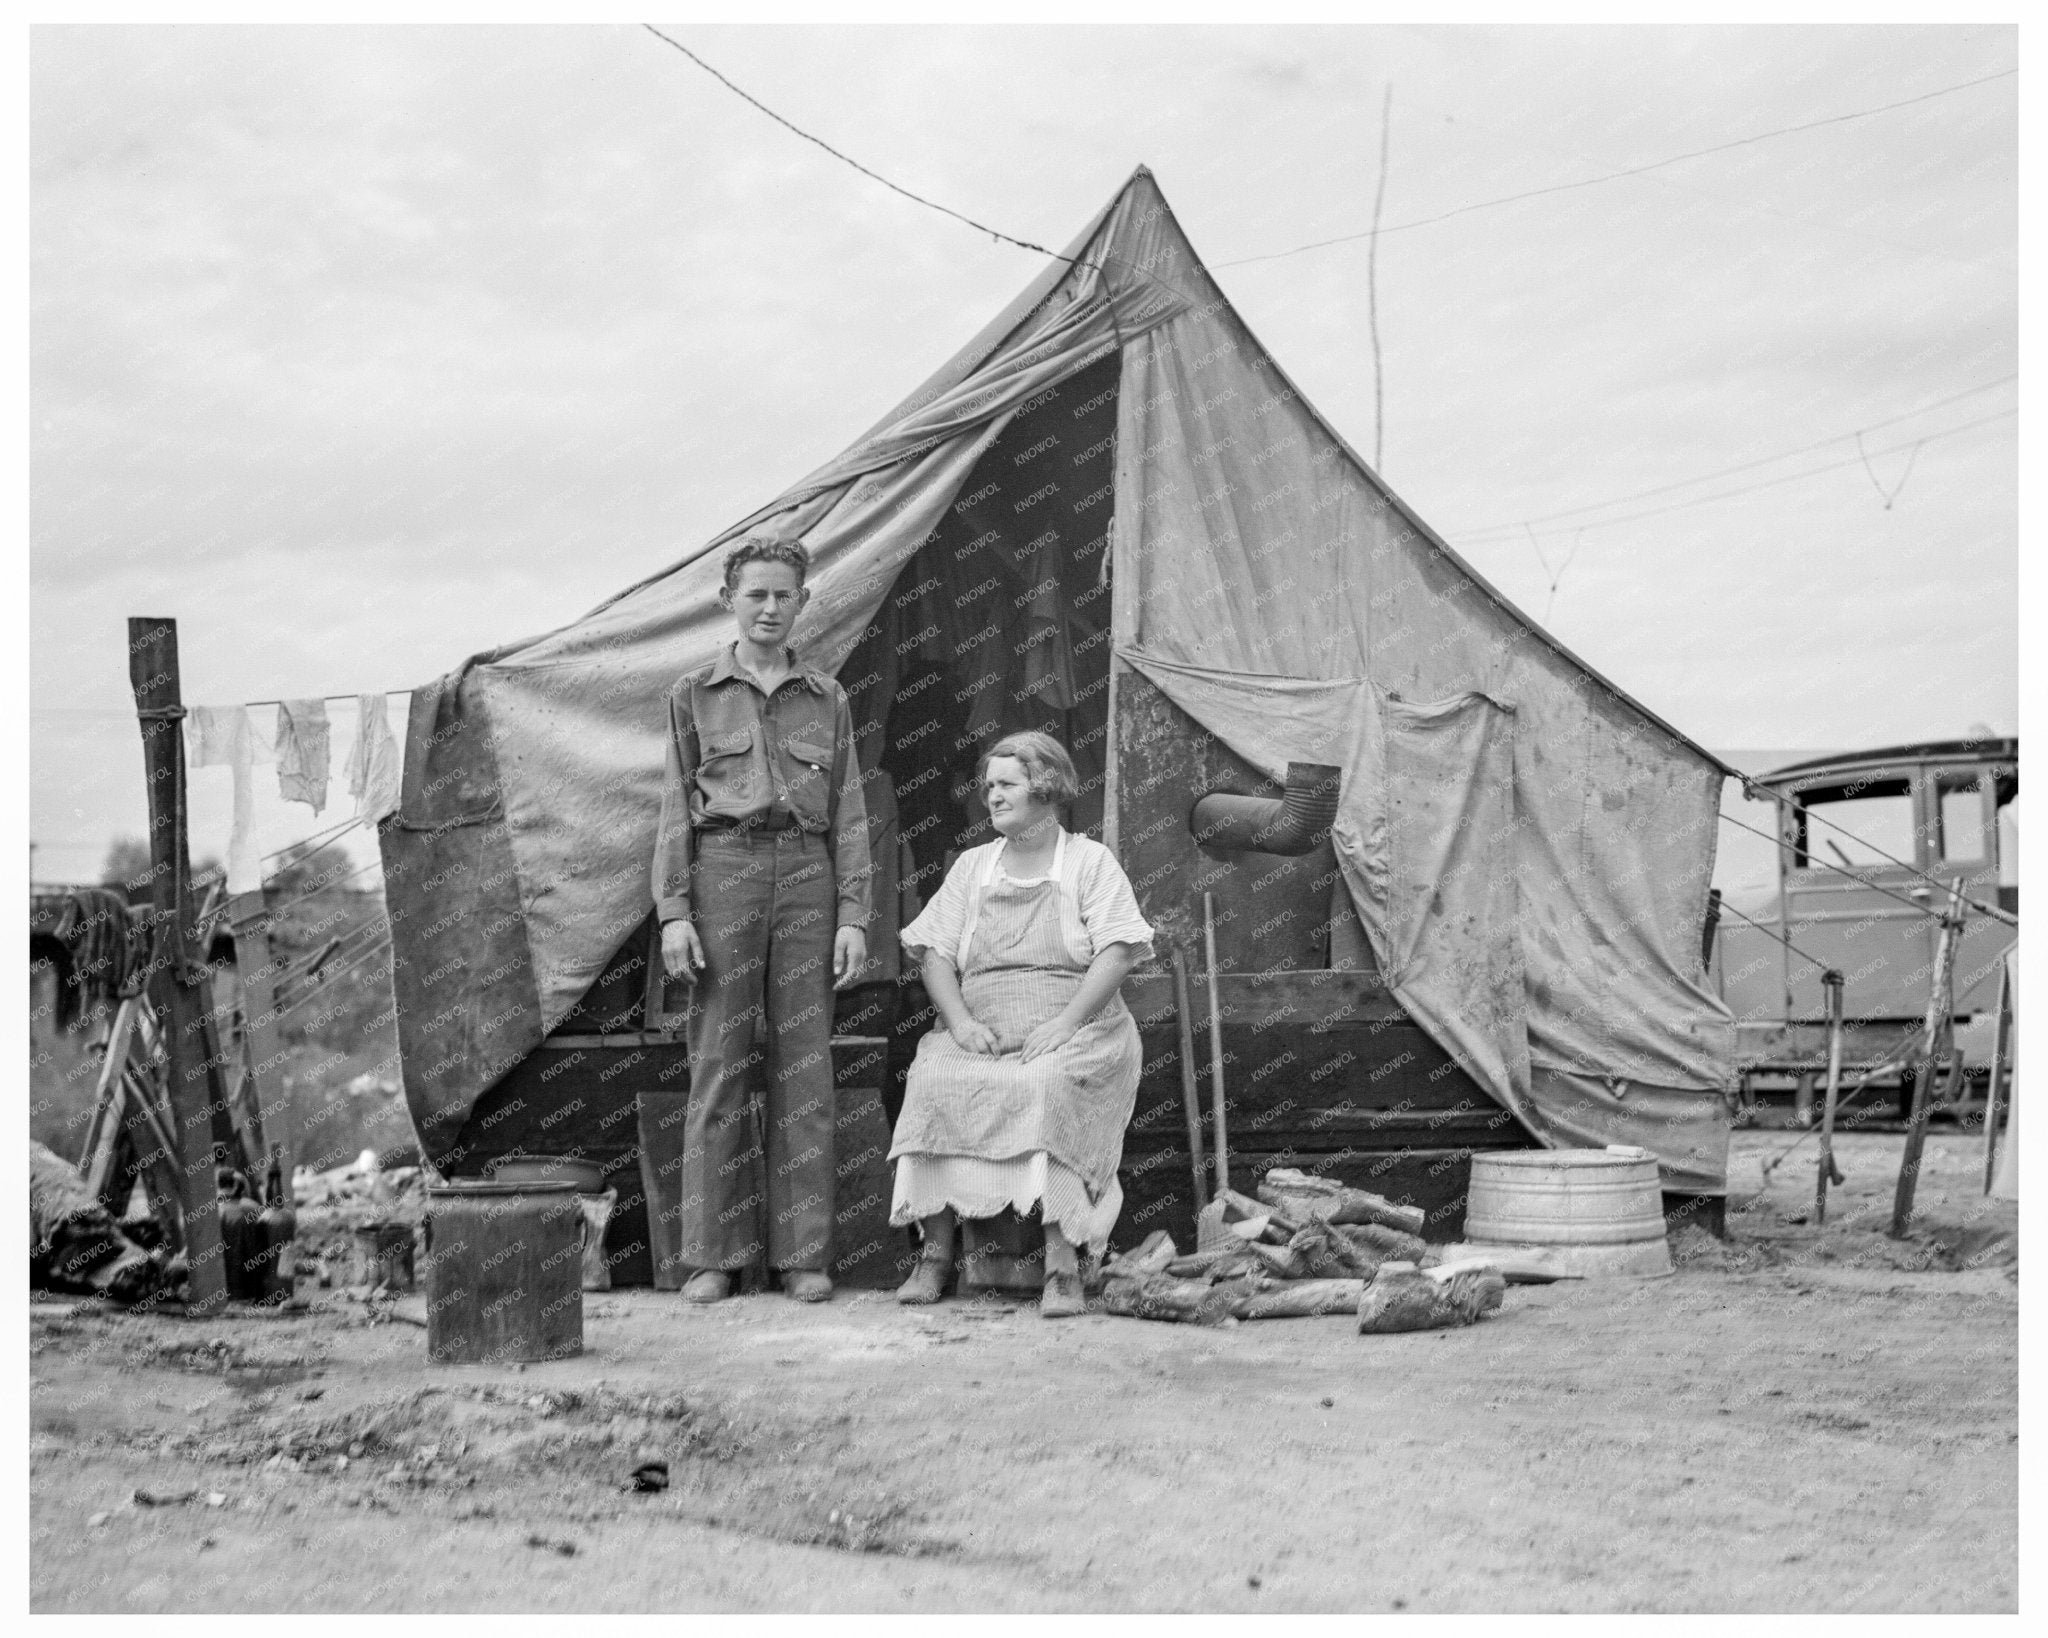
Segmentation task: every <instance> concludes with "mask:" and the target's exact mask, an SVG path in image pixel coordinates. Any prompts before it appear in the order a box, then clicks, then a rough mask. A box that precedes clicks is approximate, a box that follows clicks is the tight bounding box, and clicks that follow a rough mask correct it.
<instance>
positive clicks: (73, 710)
mask: <svg viewBox="0 0 2048 1638" xmlns="http://www.w3.org/2000/svg"><path fill="white" fill-rule="evenodd" d="M378 692H382V694H383V695H384V697H385V698H386V699H387V700H399V699H410V698H411V697H412V693H413V690H411V689H410V688H386V689H383V690H378V689H375V688H366V689H364V690H362V693H357V694H301V695H299V696H297V697H298V698H299V699H304V700H318V701H320V703H321V704H323V705H331V704H333V703H334V702H335V701H336V700H355V699H361V698H362V697H363V694H375V693H378ZM241 703H242V704H243V705H244V706H258V705H284V704H287V703H289V702H288V701H285V700H243V701H242V702H241ZM28 714H29V715H30V716H32V717H110V718H111V717H118V718H120V719H121V720H122V721H124V722H132V721H134V719H135V709H134V707H133V706H130V707H127V708H126V709H123V708H121V707H119V706H113V705H31V706H30V707H29V708H28Z"/></svg>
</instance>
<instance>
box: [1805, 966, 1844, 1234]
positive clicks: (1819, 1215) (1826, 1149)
mask: <svg viewBox="0 0 2048 1638" xmlns="http://www.w3.org/2000/svg"><path fill="white" fill-rule="evenodd" d="M1820 981H1821V986H1822V988H1824V989H1825V990H1826V991H1827V992H1828V1091H1827V1101H1826V1102H1825V1103H1824V1104H1823V1105H1822V1106H1821V1117H1820V1171H1819V1174H1818V1175H1817V1176H1816V1177H1815V1179H1814V1184H1813V1220H1814V1222H1815V1223H1816V1224H1820V1223H1825V1222H1826V1221H1827V1220H1828V1185H1829V1184H1830V1183H1839V1182H1841V1181H1842V1173H1841V1170H1840V1168H1838V1167H1837V1166H1836V1165H1835V1104H1836V1102H1837V1101H1838V1100H1839V1097H1840V1095H1841V1090H1842V991H1843V988H1844V985H1845V984H1846V982H1847V981H1846V980H1845V979H1844V978H1843V976H1842V974H1841V973H1840V972H1838V971H1837V970H1836V969H1835V968H1833V967H1830V968H1828V969H1827V970H1826V971H1825V972H1823V973H1822V974H1821V975H1820Z"/></svg>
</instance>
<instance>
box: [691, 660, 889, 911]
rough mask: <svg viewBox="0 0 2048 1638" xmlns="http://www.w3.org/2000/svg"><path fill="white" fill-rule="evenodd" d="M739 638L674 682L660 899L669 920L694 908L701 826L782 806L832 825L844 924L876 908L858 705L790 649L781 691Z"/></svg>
mask: <svg viewBox="0 0 2048 1638" xmlns="http://www.w3.org/2000/svg"><path fill="white" fill-rule="evenodd" d="M735 646H736V645H733V644H728V645H727V646H726V648H725V651H724V652H723V653H721V654H720V655H719V657H718V658H717V659H716V660H714V661H713V662H712V663H711V664H710V665H708V666H705V667H703V668H702V669H701V670H698V671H693V672H691V673H690V674H689V675H688V676H686V677H684V678H683V679H682V680H681V681H679V682H678V683H677V684H676V685H675V687H674V688H672V689H670V690H669V696H668V716H669V733H668V767H667V773H666V776H665V778H664V779H663V782H662V793H661V821H660V826H659V828H658V830H657V832H656V836H655V845H654V902H655V909H656V913H657V915H658V916H659V917H660V919H661V920H662V921H664V922H668V921H674V920H677V919H679V918H687V917H688V916H689V914H690V859H691V856H692V853H693V851H694V849H693V845H692V842H693V832H694V831H696V830H698V829H701V828H702V827H704V826H705V825H706V824H707V823H714V822H725V821H734V820H745V819H751V818H755V817H757V816H759V815H761V814H764V813H767V812H769V811H770V810H771V809H774V810H779V811H781V812H783V813H787V814H789V815H790V816H791V817H793V818H794V819H795V821H796V823H797V824H798V825H799V826H800V827H802V828H803V829H804V830H806V831H809V832H810V833H811V834H812V835H815V836H823V837H824V838H825V839H826V845H827V847H828V848H829V850H830V852H831V855H832V868H833V874H834V876H835V878H836V880H837V883H838V890H839V925H840V926H842V927H862V928H864V927H866V926H867V924H868V917H869V882H868V878H869V873H870V866H869V861H868V847H867V817H866V811H865V807H864V804H863V802H862V798H861V780H860V766H859V763H858V761H857V760H856V759H855V756H854V751H853V715H852V712H851V711H850V710H849V709H848V708H847V703H846V692H845V690H844V689H842V688H841V687H840V686H839V684H838V683H837V682H835V681H834V680H833V679H832V678H830V677H828V676H826V675H825V674H824V673H823V672H821V671H815V670H813V669H812V668H810V667H809V666H804V665H799V664H797V662H796V657H795V655H794V654H792V655H791V656H790V664H791V666H792V668H793V669H792V671H791V674H790V675H789V676H788V677H786V678H785V679H784V680H783V681H782V682H781V683H779V684H777V685H776V688H775V691H774V692H773V693H772V694H769V693H765V692H764V691H763V690H762V688H761V686H760V684H758V683H756V682H755V681H754V680H753V678H752V677H750V676H748V675H747V673H746V672H745V671H744V670H742V669H741V668H740V665H739V662H738V657H737V654H736V652H735Z"/></svg>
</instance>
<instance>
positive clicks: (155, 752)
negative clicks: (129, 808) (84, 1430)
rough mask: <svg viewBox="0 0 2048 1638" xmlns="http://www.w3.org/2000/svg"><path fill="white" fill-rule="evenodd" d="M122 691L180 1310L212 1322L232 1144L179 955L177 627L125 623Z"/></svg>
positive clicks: (222, 1282) (184, 908) (182, 847)
mask: <svg viewBox="0 0 2048 1638" xmlns="http://www.w3.org/2000/svg"><path fill="white" fill-rule="evenodd" d="M128 681H129V685H130V686H131V687H132V688H133V690H134V692H135V714H136V716H137V717H139V718H140V719H141V723H142V766H143V772H144V777H145V779H146V781H147V787H146V788H147V790H148V794H149V864H150V871H149V889H150V901H151V903H152V904H153V905H154V906H155V907H156V916H155V921H156V928H155V931H156V940H155V949H154V955H153V964H154V967H155V971H154V972H152V974H151V975H150V991H151V994H152V996H153V997H154V998H155V1000H156V1002H157V1009H158V1016H159V1017H160V1018H161V1019H162V1020H163V1034H164V1050H165V1054H166V1056H167V1058H168V1060H169V1063H170V1073H169V1075H168V1077H167V1079H168V1080H169V1082H170V1094H171V1136H172V1137H173V1138H174V1139H176V1141H177V1146H178V1148H177V1153H176V1154H175V1155H174V1156H173V1157H172V1160H173V1163H174V1164H175V1165H176V1167H177V1172H178V1199H179V1204H180V1207H181V1211H180V1215H181V1216H182V1217H183V1219H184V1229H185V1264H186V1269H187V1271H188V1272H187V1280H188V1296H187V1301H186V1306H187V1308H188V1309H189V1310H190V1311H191V1312H192V1313H195V1314H213V1313H218V1312H219V1311H220V1310H221V1309H222V1308H223V1307H224V1306H225V1305H226V1303H227V1296H228V1282H227V1261H226V1258H225V1256H224V1254H223V1250H222V1245H221V1237H220V1197H219V1193H218V1191H217V1190H216V1188H215V1186H214V1180H213V1146H214V1143H215V1142H217V1141H219V1140H220V1139H222V1138H226V1139H227V1140H228V1141H229V1142H230V1143H232V1141H233V1139H234V1127H233V1123H232V1121H231V1119H230V1117H229V1114H228V1109H227V1100H226V1098H225V1097H224V1096H222V1095H220V1093H219V1091H218V1090H217V1089H218V1088H219V1087H220V1085H221V1083H222V1081H223V1079H224V1078H223V1077H222V1076H220V1075H218V1074H217V1073H216V1072H215V1071H216V1068H217V1066H216V1065H214V1064H213V1063H212V1062H211V1060H210V1059H209V1057H208V1055H207V1051H206V1036H207V1030H206V997H205V995H204V993H203V992H202V989H201V985H200V981H199V977H198V974H197V973H195V971H194V969H193V965H192V959H191V952H190V951H189V950H188V949H187V948H186V942H187V936H188V934H189V933H190V930H191V929H190V924H189V922H188V920H187V917H188V915H189V908H190V907H189V901H190V898H191V870H192V862H191V855H190V853H189V851H188V848H187V843H186V836H185V739H184V734H183V731H182V730H181V728H180V726H179V724H180V723H181V721H182V720H183V718H184V715H185V707H184V704H183V701H182V700H181V699H180V697H179V685H178V626H177V622H176V621H174V620H153V619H146V618H145V619H131V620H130V621H129V622H128Z"/></svg>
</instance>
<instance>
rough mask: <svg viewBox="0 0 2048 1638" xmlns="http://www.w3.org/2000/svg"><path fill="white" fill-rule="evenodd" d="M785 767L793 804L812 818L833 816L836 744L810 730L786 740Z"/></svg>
mask: <svg viewBox="0 0 2048 1638" xmlns="http://www.w3.org/2000/svg"><path fill="white" fill-rule="evenodd" d="M782 749H783V764H782V765H783V768H784V770H785V772H786V776H787V779H788V782H789V801H790V806H791V807H792V808H793V809H794V810H795V811H796V812H797V813H798V814H801V815H803V816H804V817H806V818H809V819H815V820H818V821H820V822H823V821H825V820H827V819H829V818H830V796H831V782H832V744H831V742H830V741H829V740H824V741H822V742H821V740H820V739H819V738H818V737H817V736H815V735H814V734H813V733H810V732H798V733H795V734H792V735H790V736H789V738H788V739H786V740H784V741H783V746H782Z"/></svg>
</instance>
